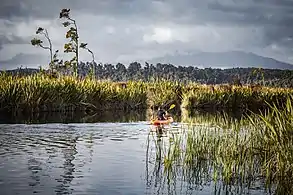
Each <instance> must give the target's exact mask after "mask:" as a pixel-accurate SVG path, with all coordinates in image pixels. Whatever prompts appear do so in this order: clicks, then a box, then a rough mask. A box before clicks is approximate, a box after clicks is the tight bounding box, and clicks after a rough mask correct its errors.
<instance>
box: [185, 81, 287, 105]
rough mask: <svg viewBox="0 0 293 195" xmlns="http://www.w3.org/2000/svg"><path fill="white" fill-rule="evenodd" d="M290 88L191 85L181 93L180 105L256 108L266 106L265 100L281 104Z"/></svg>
mask: <svg viewBox="0 0 293 195" xmlns="http://www.w3.org/2000/svg"><path fill="white" fill-rule="evenodd" d="M289 94H293V90H292V89H289V88H288V89H285V88H268V87H261V86H259V87H257V88H254V87H253V86H243V87H238V86H229V85H216V86H206V85H191V86H190V87H188V92H187V91H186V92H185V93H183V100H182V107H184V108H186V109H189V110H190V109H193V108H229V109H235V108H237V109H239V108H241V109H250V110H258V109H265V108H267V104H265V102H266V101H267V102H269V103H274V104H277V105H282V103H283V102H284V101H285V100H286V97H287V96H288V95H289Z"/></svg>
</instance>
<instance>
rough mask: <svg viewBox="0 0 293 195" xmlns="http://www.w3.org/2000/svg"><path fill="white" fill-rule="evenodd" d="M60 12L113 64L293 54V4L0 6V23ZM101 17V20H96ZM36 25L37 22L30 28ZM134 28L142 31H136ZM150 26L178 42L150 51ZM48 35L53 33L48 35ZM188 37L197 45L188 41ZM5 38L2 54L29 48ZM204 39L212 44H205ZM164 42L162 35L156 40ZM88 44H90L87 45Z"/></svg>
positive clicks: (7, 2)
mask: <svg viewBox="0 0 293 195" xmlns="http://www.w3.org/2000/svg"><path fill="white" fill-rule="evenodd" d="M63 8H70V9H71V14H72V16H73V17H74V18H78V24H80V25H79V26H80V27H81V29H82V30H81V31H80V32H81V34H82V37H85V39H86V41H88V42H89V43H90V45H94V44H97V45H98V44H100V45H101V44H102V45H103V46H101V48H98V49H101V51H99V52H100V54H101V55H102V54H103V52H104V55H107V53H112V54H111V55H109V56H111V58H115V57H117V55H118V54H123V55H124V54H125V55H131V54H132V53H144V51H149V50H152V52H153V51H156V50H157V51H159V52H158V53H160V52H162V50H167V49H168V50H170V51H171V50H185V49H188V50H191V49H192V48H194V49H201V48H200V47H202V48H204V49H211V50H212V49H214V47H217V48H218V49H221V48H233V47H234V49H235V48H240V49H243V50H246V51H248V50H249V49H250V48H255V49H257V50H262V49H264V48H270V47H272V46H274V47H278V48H281V50H280V51H282V52H283V51H284V53H285V54H284V57H286V56H285V55H288V54H290V52H291V51H292V49H291V48H293V41H292V40H293V28H291V25H292V22H293V1H292V0H180V1H179V0H86V1H81V0H62V1H57V0H25V1H23V0H1V4H0V20H2V21H3V23H4V24H5V25H4V26H10V27H11V26H17V25H18V23H17V22H11V21H15V20H16V19H18V20H23V21H32V20H40V21H41V20H47V21H48V20H49V21H50V20H55V19H58V18H59V12H60V10H61V9H63ZM84 15H89V16H92V17H85V18H87V20H88V19H89V18H94V19H92V20H90V21H86V19H84V18H83V19H80V18H82V16H84ZM99 17H100V18H102V19H101V20H99ZM20 18H21V19H20ZM97 20H99V21H97ZM38 24H39V23H38V22H36V24H34V23H33V24H31V26H33V25H36V26H37V25H38ZM108 25H110V26H112V27H113V28H114V31H115V32H114V33H112V34H111V33H110V34H107V33H105V32H102V30H103V28H106V26H108ZM31 26H30V27H31ZM133 26H137V27H138V28H144V27H145V29H143V30H138V31H135V30H134V28H135V27H133ZM149 26H154V27H162V28H170V29H171V31H177V34H179V35H177V38H178V37H179V38H178V40H175V41H174V39H173V40H172V41H173V42H172V43H168V41H166V43H162V45H158V46H153V45H152V44H153V43H152V42H151V41H149V42H148V43H144V42H143V37H144V36H145V34H148V35H149V37H152V29H149ZM0 27H3V24H2V25H0ZM195 27H199V28H195ZM201 27H204V28H201ZM52 28H53V27H52ZM54 28H55V26H54ZM126 28H130V33H129V34H126V33H125V32H124V30H125V29H126ZM181 28H184V31H182V29H181ZM55 29H57V27H56V28H55ZM52 31H53V30H52V29H51V31H50V32H52ZM86 31H88V32H86ZM89 31H91V32H95V31H98V32H99V33H98V35H97V36H100V37H102V38H95V37H94V36H92V35H91V33H90V32H89ZM187 31H188V32H189V33H187ZM205 31H206V32H205ZM7 32H8V31H6V32H5V33H7ZM20 32H21V31H20ZM181 32H183V33H182V35H181V34H180V33H181ZM172 33H173V32H172ZM192 33H194V34H195V35H194V37H196V38H198V39H196V38H192V35H190V34H192ZM8 34H9V36H8ZM8 34H3V33H0V50H1V48H3V47H4V45H9V44H22V43H28V44H29V38H27V37H21V36H20V34H15V33H14V32H9V33H8ZM28 34H29V33H27V34H26V35H24V36H28ZM52 34H53V35H52V36H54V37H53V38H55V39H59V38H58V35H57V34H58V33H57V30H56V32H54V33H52ZM206 34H208V35H209V36H212V38H211V39H209V37H208V36H207V35H206ZM83 35H84V36H83ZM162 36H164V35H158V36H157V37H162ZM172 36H173V34H172ZM180 36H188V38H186V40H188V39H191V41H186V42H184V41H181V40H183V38H181V37H180ZM213 36H214V37H213ZM155 37H156V36H155ZM215 37H216V38H215ZM173 38H174V37H173ZM55 39H54V40H55ZM218 39H219V40H218ZM91 41H93V42H94V43H93V44H91ZM192 41H193V42H192ZM214 42H218V43H219V44H218V45H220V44H221V46H218V45H217V43H214ZM167 43H168V44H167ZM60 45H61V44H60ZM146 45H147V46H146ZM195 47H196V48H195ZM164 48H166V49H164ZM247 48H248V49H247ZM110 51H111V52H110ZM132 51H133V52H132ZM134 51H135V52H134ZM248 52H249V51H248ZM272 52H273V51H272ZM272 52H271V53H270V54H272ZM153 53H155V52H153ZM133 55H134V54H133ZM150 55H151V54H150ZM290 55H291V54H290ZM11 56H12V55H11ZM109 58H110V57H109ZM292 59H293V58H292Z"/></svg>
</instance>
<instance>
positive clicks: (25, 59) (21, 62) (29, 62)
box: [0, 53, 48, 70]
mask: <svg viewBox="0 0 293 195" xmlns="http://www.w3.org/2000/svg"><path fill="white" fill-rule="evenodd" d="M47 62H48V59H47V57H46V56H44V55H39V54H24V53H20V54H17V55H16V56H14V57H13V58H11V59H9V60H2V61H0V64H1V65H0V66H1V67H0V69H7V70H9V69H14V68H17V67H20V66H23V67H26V66H27V67H34V68H37V67H38V66H40V65H42V66H43V65H44V64H48V63H47Z"/></svg>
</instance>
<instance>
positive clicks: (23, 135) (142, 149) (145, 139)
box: [0, 120, 266, 195]
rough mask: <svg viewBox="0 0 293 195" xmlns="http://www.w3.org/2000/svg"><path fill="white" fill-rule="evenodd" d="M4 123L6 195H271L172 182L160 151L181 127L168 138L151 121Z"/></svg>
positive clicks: (0, 159) (0, 149)
mask: <svg viewBox="0 0 293 195" xmlns="http://www.w3.org/2000/svg"><path fill="white" fill-rule="evenodd" d="M118 121H119V120H118ZM10 122H11V121H10ZM10 122H9V123H10ZM79 122H80V121H79ZM2 123H3V124H1V125H0V189H1V194H3V195H10V194H22V195H27V194H106V195H111V194H125V195H126V194H127V195H130V194H266V193H265V191H264V189H263V186H262V184H261V183H258V184H257V185H252V186H250V187H249V188H248V187H246V186H245V184H243V186H227V185H224V184H223V183H222V182H217V183H214V182H212V180H211V177H204V176H203V177H199V176H194V178H196V179H197V181H193V182H190V181H188V179H186V177H184V173H183V172H182V171H181V174H178V175H179V176H178V175H177V177H169V176H167V175H166V172H164V165H163V162H162V161H160V160H158V158H157V155H158V151H157V150H158V146H163V145H164V143H167V142H168V135H169V134H170V132H173V133H180V131H182V130H184V129H183V128H184V127H183V126H182V124H180V123H174V124H172V125H171V126H167V127H166V128H167V130H168V133H167V134H166V135H163V136H161V135H158V134H156V132H155V131H154V130H155V129H154V127H153V126H151V125H149V124H148V122H147V121H146V120H136V121H135V120H134V121H132V122H117V121H116V122H115V121H112V122H93V123H74V122H70V123H67V124H64V123H61V122H59V123H58V121H55V123H45V124H8V122H7V124H5V121H2ZM161 155H164V154H161ZM189 179H190V178H189Z"/></svg>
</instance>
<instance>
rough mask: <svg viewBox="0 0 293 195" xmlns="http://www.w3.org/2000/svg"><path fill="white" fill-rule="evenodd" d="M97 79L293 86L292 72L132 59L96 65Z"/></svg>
mask: <svg viewBox="0 0 293 195" xmlns="http://www.w3.org/2000/svg"><path fill="white" fill-rule="evenodd" d="M94 65H95V76H96V78H97V79H111V80H113V81H127V80H142V81H152V80H155V79H167V80H173V81H175V80H176V81H180V82H189V81H194V82H199V83H202V84H222V83H230V84H261V85H266V86H281V87H292V86H293V81H292V80H293V71H291V70H279V69H259V68H231V69H215V68H204V69H200V68H197V67H193V66H187V67H186V66H175V65H172V64H161V63H158V64H156V65H153V64H149V63H147V62H146V63H145V64H144V65H142V64H140V63H138V62H132V63H130V64H129V65H128V66H125V65H124V64H121V63H117V64H115V65H113V64H96V63H95V64H94ZM91 66H92V63H90V62H87V63H84V62H81V63H79V66H78V74H79V75H80V76H82V77H84V76H86V75H87V74H88V73H89V72H90V70H91Z"/></svg>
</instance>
